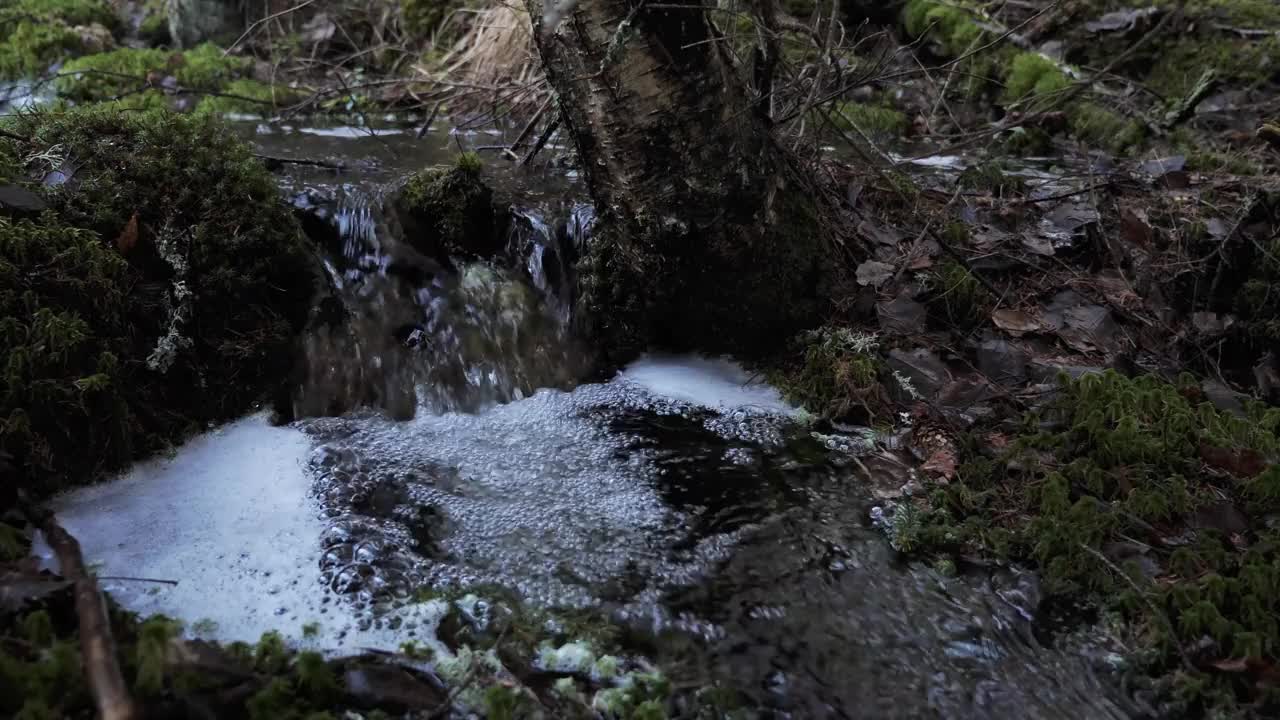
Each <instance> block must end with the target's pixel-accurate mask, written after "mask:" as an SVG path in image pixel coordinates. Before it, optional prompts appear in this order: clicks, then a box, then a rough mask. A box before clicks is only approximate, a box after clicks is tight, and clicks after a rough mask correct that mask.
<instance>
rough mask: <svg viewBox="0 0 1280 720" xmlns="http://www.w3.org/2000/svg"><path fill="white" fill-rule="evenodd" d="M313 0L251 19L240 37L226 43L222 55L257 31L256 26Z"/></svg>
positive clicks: (294, 10) (313, 0) (228, 52)
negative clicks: (228, 43)
mask: <svg viewBox="0 0 1280 720" xmlns="http://www.w3.org/2000/svg"><path fill="white" fill-rule="evenodd" d="M315 1H316V0H304V1H303V2H300V3H298V4H297V5H294V6H293V7H289V8H285V9H284V10H281V11H280V12H277V13H273V14H271V15H268V16H266V17H264V18H260V19H258V20H255V21H253V22H252V23H250V24H249V27H247V28H245V31H244V32H243V33H241V34H240V37H238V38H236V41H235V42H233V43H231V44H230V45H228V46H227V49H226V50H223V51H222V57H226V56H228V55H230V54H231V52H232V51H233V50H235V49H236V46H237V45H239V44H240V43H241V42H244V39H245V38H247V37H249V36H250V35H252V34H253V33H254V32H255V31H257V29H258V26H260V25H262V24H263V23H266V22H270V21H272V20H274V19H276V18H278V17H280V16H282V15H288V14H289V13H292V12H296V11H298V10H301V9H302V8H304V7H306V6H308V5H310V4H311V3H313V2H315Z"/></svg>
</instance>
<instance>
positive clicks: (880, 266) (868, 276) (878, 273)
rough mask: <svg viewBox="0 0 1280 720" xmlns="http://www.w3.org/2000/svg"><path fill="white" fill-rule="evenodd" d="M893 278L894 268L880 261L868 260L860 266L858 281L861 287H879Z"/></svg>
mask: <svg viewBox="0 0 1280 720" xmlns="http://www.w3.org/2000/svg"><path fill="white" fill-rule="evenodd" d="M891 277H893V266H892V265H890V264H889V263H884V262H880V261H879V260H868V261H866V262H864V263H862V264H861V265H859V266H858V270H857V279H858V284H859V285H870V286H871V287H877V286H879V285H883V284H884V283H885V282H886V281H887V280H888V279H889V278H891Z"/></svg>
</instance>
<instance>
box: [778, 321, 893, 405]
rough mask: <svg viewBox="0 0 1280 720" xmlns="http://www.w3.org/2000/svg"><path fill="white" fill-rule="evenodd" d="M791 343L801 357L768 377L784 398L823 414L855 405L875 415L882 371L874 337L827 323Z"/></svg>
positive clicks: (801, 335)
mask: <svg viewBox="0 0 1280 720" xmlns="http://www.w3.org/2000/svg"><path fill="white" fill-rule="evenodd" d="M792 344H793V347H795V349H796V352H797V354H798V355H799V356H800V360H799V361H798V362H796V361H794V360H793V361H791V362H789V363H787V364H784V365H782V366H780V367H779V368H777V369H775V370H774V371H773V372H772V373H771V377H770V380H771V381H772V382H773V383H774V384H775V385H777V386H778V388H779V389H780V390H782V392H783V394H784V395H785V396H786V397H787V399H788V400H790V401H791V402H794V403H799V404H801V405H803V406H804V407H805V408H807V409H808V410H809V411H810V412H812V413H815V414H818V415H821V416H824V417H834V418H841V417H845V416H846V415H848V414H849V413H850V412H851V411H853V410H854V409H855V408H860V409H862V410H863V411H864V412H865V413H866V414H867V415H868V416H870V415H872V414H874V413H873V412H872V410H873V409H874V408H873V406H874V405H875V402H874V401H875V392H874V391H875V390H876V388H877V387H878V382H877V380H878V377H879V373H880V370H881V362H880V359H879V357H878V356H877V355H876V352H875V351H876V346H877V341H876V338H875V336H872V335H864V334H861V333H858V332H855V331H853V330H850V329H849V328H843V327H830V326H828V327H822V328H819V329H817V330H811V331H808V332H805V333H802V334H800V335H799V336H798V337H797V338H796V339H795V340H794V341H793V343H792Z"/></svg>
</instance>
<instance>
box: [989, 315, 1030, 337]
mask: <svg viewBox="0 0 1280 720" xmlns="http://www.w3.org/2000/svg"><path fill="white" fill-rule="evenodd" d="M991 321H992V322H994V323H995V324H996V327H998V328H1000V329H1001V330H1003V331H1005V332H1007V333H1009V334H1010V335H1013V336H1014V337H1019V336H1021V335H1024V334H1026V333H1033V332H1038V331H1040V330H1041V329H1043V328H1042V327H1041V325H1040V321H1039V320H1037V319H1036V318H1034V317H1032V316H1031V315H1030V314H1029V313H1025V312H1022V311H1021V310H1011V309H1008V308H1005V309H1001V310H996V311H995V312H993V313H991Z"/></svg>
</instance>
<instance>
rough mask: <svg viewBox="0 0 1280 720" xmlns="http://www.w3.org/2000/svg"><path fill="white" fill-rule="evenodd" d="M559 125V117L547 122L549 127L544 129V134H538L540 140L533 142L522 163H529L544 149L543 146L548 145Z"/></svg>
mask: <svg viewBox="0 0 1280 720" xmlns="http://www.w3.org/2000/svg"><path fill="white" fill-rule="evenodd" d="M558 127H560V118H559V117H556V118H555V119H553V120H552V121H551V122H549V123H547V129H545V130H543V131H542V134H541V135H539V136H538V141H537V142H535V143H534V144H533V149H532V150H530V151H529V154H528V155H525V156H524V159H523V160H521V161H520V164H521V165H528V164H529V163H530V162H532V161H533V157H534V156H535V155H537V154H538V152H539V151H541V150H542V146H543V145H546V144H547V141H548V140H550V139H551V133H553V132H555V131H556V128H558Z"/></svg>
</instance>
